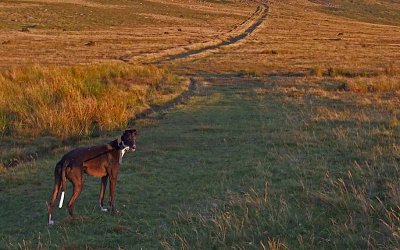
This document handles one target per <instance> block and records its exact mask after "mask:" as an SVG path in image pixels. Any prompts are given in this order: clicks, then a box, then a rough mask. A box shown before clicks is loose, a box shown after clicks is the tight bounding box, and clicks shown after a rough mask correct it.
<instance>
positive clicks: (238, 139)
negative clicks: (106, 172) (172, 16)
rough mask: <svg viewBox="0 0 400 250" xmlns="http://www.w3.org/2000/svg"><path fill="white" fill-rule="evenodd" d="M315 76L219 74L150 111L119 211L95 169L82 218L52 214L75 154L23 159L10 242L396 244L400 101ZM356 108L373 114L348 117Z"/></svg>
mask: <svg viewBox="0 0 400 250" xmlns="http://www.w3.org/2000/svg"><path fill="white" fill-rule="evenodd" d="M301 82H303V83H301ZM301 82H296V79H290V78H284V79H281V78H274V77H270V78H248V77H242V78H240V77H234V76H228V77H224V76H219V77H218V78H212V77H211V78H209V79H206V81H205V82H204V84H203V85H202V87H201V88H200V89H199V90H198V93H197V94H196V95H195V96H194V97H193V98H192V99H190V100H189V101H188V102H187V103H185V104H181V105H178V106H177V107H176V108H174V109H172V110H170V111H169V112H168V113H161V114H159V115H157V116H152V117H147V118H145V119H142V120H139V121H137V125H138V126H139V128H140V137H139V140H138V146H139V149H138V151H137V153H135V154H129V155H128V156H127V157H126V159H124V164H123V165H122V166H121V170H120V176H119V183H118V188H117V189H118V191H117V203H116V204H117V207H118V209H119V212H120V213H119V214H116V215H109V214H106V213H101V212H100V211H99V209H98V207H97V195H98V189H99V180H98V179H96V178H93V177H85V178H86V183H85V188H84V191H83V193H82V195H81V197H80V198H79V199H78V202H77V203H76V213H77V214H78V216H77V218H76V219H75V220H71V219H70V218H69V217H68V215H67V213H66V211H65V209H62V210H60V211H57V213H56V215H55V219H56V225H55V226H53V227H49V226H47V224H46V219H47V218H46V209H45V202H46V199H47V198H48V197H49V195H50V193H51V187H52V183H53V180H52V173H53V166H54V165H55V163H56V161H57V160H58V159H59V157H60V156H61V154H62V153H61V152H60V154H59V155H55V156H54V157H49V158H46V159H41V160H40V161H37V162H35V163H31V164H27V165H26V166H24V167H21V168H19V169H17V170H16V171H15V172H14V171H9V172H8V173H6V174H5V175H4V176H3V177H2V179H1V182H0V188H1V195H0V201H1V204H2V209H1V210H0V218H2V229H1V231H0V242H1V245H0V248H5V247H9V248H19V246H24V245H26V246H28V248H35V247H37V246H40V247H43V248H48V247H50V248H53V247H64V248H66V247H72V248H74V249H75V248H77V249H87V248H94V249H99V248H101V249H115V248H117V247H122V248H124V249H134V248H141V247H142V248H144V249H154V248H161V247H166V248H170V247H172V248H181V247H189V246H191V247H192V248H197V249H210V248H214V247H216V248H224V247H234V246H236V247H244V248H246V249H252V248H255V249H256V248H261V247H262V246H263V245H264V246H266V245H269V246H276V248H277V249H279V248H282V249H283V248H284V247H288V248H289V249H312V248H316V249H335V248H336V249H337V248H342V249H343V248H352V249H355V248H367V247H368V245H371V246H375V247H376V248H380V247H381V248H390V247H394V246H396V244H398V239H397V238H396V236H393V235H395V234H393V233H396V230H397V229H396V227H395V225H396V223H397V222H396V221H395V220H396V217H395V216H396V214H397V212H396V211H397V210H396V204H398V203H397V200H396V198H395V197H396V194H397V193H396V190H397V189H391V188H390V187H391V186H392V187H395V186H396V180H397V179H398V178H399V170H398V167H396V158H393V157H394V156H395V155H396V154H398V148H397V146H396V147H395V145H397V144H396V140H397V139H396V138H397V137H381V134H383V133H384V134H387V133H389V134H390V133H394V132H395V131H397V127H388V126H387V125H386V123H385V121H386V118H385V117H386V116H387V115H390V111H387V110H386V109H387V108H386V107H385V106H384V105H383V106H381V107H380V108H379V107H378V108H374V110H373V112H370V111H371V110H370V107H369V105H368V104H365V105H364V104H360V103H358V104H352V103H353V101H352V100H353V99H352V98H358V97H356V96H355V97H354V96H353V94H352V93H344V92H330V91H331V90H330V89H329V88H328V87H327V86H325V85H320V84H311V83H307V81H305V82H304V81H303V80H301ZM294 83H296V85H293V84H294ZM338 97H341V99H337V98H338ZM341 100H343V101H341ZM349 100H350V101H349ZM355 100H356V99H355ZM316 103H317V104H318V105H317V106H315V104H316ZM344 107H347V108H350V110H352V111H351V112H352V114H353V116H354V117H355V118H354V119H356V120H357V119H358V118H357V117H359V116H360V119H362V120H363V121H365V122H361V123H357V124H359V125H357V126H354V124H353V122H352V121H348V122H346V118H345V117H343V119H344V120H343V121H342V119H335V118H334V117H337V116H338V115H342V113H343V112H344V111H343V109H344ZM346 112H347V111H346ZM349 112H350V111H349ZM368 112H369V113H368ZM367 114H368V115H367ZM332 117H333V118H332ZM343 133H344V134H343ZM116 136H117V134H115V137H116ZM112 138H113V136H111V137H110V140H111V139H112ZM103 142H104V138H102V139H101V140H100V139H98V141H90V144H99V143H103ZM81 144H84V142H81ZM378 149H379V150H378ZM65 151H66V150H65ZM382 182H384V184H382ZM393 185H394V186H393ZM70 194H71V186H70V185H69V186H68V188H67V197H68V196H69V195H70ZM15 197H18V199H16V198H15ZM382 201H384V202H382ZM391 211H392V212H391ZM366 214H367V215H368V216H366ZM390 225H394V227H393V228H391V227H390Z"/></svg>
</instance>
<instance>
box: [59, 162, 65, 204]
mask: <svg viewBox="0 0 400 250" xmlns="http://www.w3.org/2000/svg"><path fill="white" fill-rule="evenodd" d="M66 168H67V166H66V164H65V162H64V164H62V165H61V176H60V177H61V178H60V189H61V190H62V191H61V198H60V204H59V205H58V207H59V208H62V205H63V202H64V195H65V190H66V189H67V178H66V177H65V169H66Z"/></svg>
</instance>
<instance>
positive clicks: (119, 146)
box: [118, 140, 129, 150]
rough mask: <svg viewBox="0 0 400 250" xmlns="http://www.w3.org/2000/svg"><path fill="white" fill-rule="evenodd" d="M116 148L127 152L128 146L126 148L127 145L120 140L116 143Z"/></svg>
mask: <svg viewBox="0 0 400 250" xmlns="http://www.w3.org/2000/svg"><path fill="white" fill-rule="evenodd" d="M118 148H119V149H120V150H129V146H127V145H126V144H125V143H124V141H123V140H121V142H120V143H118Z"/></svg>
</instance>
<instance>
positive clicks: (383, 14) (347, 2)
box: [312, 0, 400, 26]
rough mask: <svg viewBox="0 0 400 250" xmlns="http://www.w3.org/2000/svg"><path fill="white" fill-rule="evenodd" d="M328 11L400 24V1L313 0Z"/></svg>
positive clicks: (345, 15)
mask: <svg viewBox="0 0 400 250" xmlns="http://www.w3.org/2000/svg"><path fill="white" fill-rule="evenodd" d="M312 2H315V3H317V4H319V5H320V9H322V10H323V11H324V12H326V13H330V14H334V15H340V16H344V17H347V18H351V19H355V20H359V21H364V22H370V23H377V24H389V25H396V26H399V25H400V2H399V1H392V0H372V1H371V0H360V1H353V0H330V1H320V0H313V1H312Z"/></svg>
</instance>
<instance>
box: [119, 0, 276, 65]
mask: <svg viewBox="0 0 400 250" xmlns="http://www.w3.org/2000/svg"><path fill="white" fill-rule="evenodd" d="M268 11H269V5H268V2H267V1H263V2H262V3H261V4H260V6H258V7H257V9H256V11H255V12H254V13H253V14H252V15H251V16H250V17H249V18H248V19H247V20H246V21H244V22H242V23H241V24H240V25H238V26H237V27H236V28H235V29H233V30H231V31H230V32H228V33H227V34H224V35H222V36H221V37H220V38H219V39H216V40H212V41H208V42H205V43H199V44H193V45H190V46H186V47H183V48H174V49H170V50H165V51H161V52H158V53H155V54H151V55H146V56H144V57H143V56H139V57H136V58H135V60H139V61H141V62H144V63H148V64H161V63H164V62H170V61H174V60H180V59H185V58H188V57H191V58H192V57H193V56H201V55H202V54H206V53H208V52H212V51H215V50H217V49H220V48H222V47H224V46H228V45H232V44H235V43H237V42H239V41H241V40H243V39H245V38H246V37H248V36H249V35H250V34H251V33H253V32H254V31H255V30H256V29H257V28H258V27H259V26H260V25H261V24H262V23H263V22H264V20H265V19H266V18H267V16H268ZM121 60H123V61H127V62H128V61H132V58H121Z"/></svg>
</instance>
